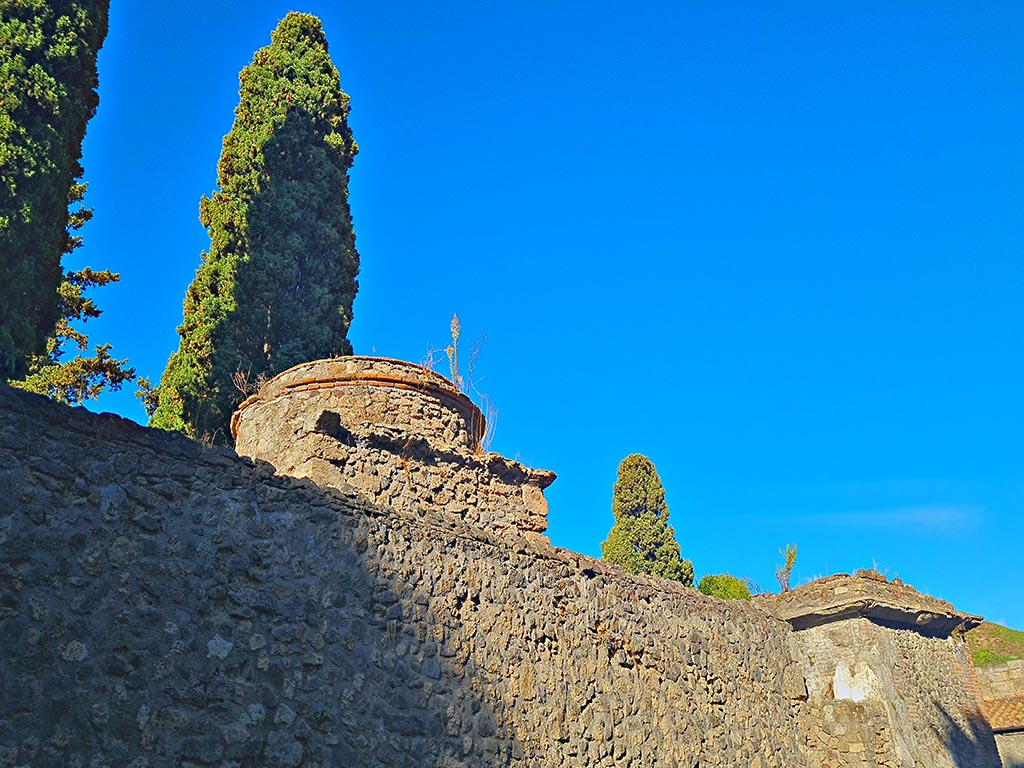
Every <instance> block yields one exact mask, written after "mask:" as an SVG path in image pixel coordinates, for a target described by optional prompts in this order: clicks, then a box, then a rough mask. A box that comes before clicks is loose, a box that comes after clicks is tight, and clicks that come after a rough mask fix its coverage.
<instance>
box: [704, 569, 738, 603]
mask: <svg viewBox="0 0 1024 768" xmlns="http://www.w3.org/2000/svg"><path fill="white" fill-rule="evenodd" d="M697 591H698V592H700V593H701V594H704V595H711V596H712V597H720V598H721V599H722V600H749V599H750V588H749V587H747V585H746V584H745V583H744V582H743V580H742V579H737V578H736V577H735V576H732V575H730V574H728V573H719V574H708V575H707V576H705V577H704V578H703V579H701V580H700V584H698V585H697Z"/></svg>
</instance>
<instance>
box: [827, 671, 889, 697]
mask: <svg viewBox="0 0 1024 768" xmlns="http://www.w3.org/2000/svg"><path fill="white" fill-rule="evenodd" d="M880 687H881V685H880V682H879V680H878V676H877V675H875V673H874V672H873V671H872V670H871V667H869V666H868V665H867V664H865V663H864V662H863V661H858V662H857V664H856V665H855V666H854V668H853V671H852V672H851V671H850V668H849V667H848V666H847V665H846V664H840V665H839V666H837V667H836V673H835V675H834V676H833V678H832V691H833V695H834V696H835V697H836V698H837V699H848V700H849V701H855V702H857V701H864V699H866V698H868V697H869V696H871V695H872V694H873V693H874V692H875V691H876V690H877V689H878V688H880Z"/></svg>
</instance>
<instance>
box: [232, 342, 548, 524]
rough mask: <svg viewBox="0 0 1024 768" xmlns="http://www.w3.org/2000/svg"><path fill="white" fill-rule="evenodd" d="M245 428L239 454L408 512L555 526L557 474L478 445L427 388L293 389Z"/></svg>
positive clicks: (244, 414) (247, 412) (259, 406)
mask: <svg viewBox="0 0 1024 768" xmlns="http://www.w3.org/2000/svg"><path fill="white" fill-rule="evenodd" d="M386 362H387V361H385V363H386ZM424 373H426V372H424ZM283 375H285V374H283ZM275 382H276V380H275ZM435 422H436V423H435ZM396 423H405V424H407V426H405V427H397V426H395V424H396ZM432 425H433V426H432ZM236 428H237V441H236V449H237V451H238V453H239V454H241V455H244V456H250V457H253V458H257V459H262V460H265V461H268V462H270V463H271V464H273V465H274V466H275V467H277V469H278V470H279V471H280V472H281V473H282V474H286V475H289V476H291V477H308V478H310V479H312V480H314V481H315V482H316V483H317V484H318V485H320V486H329V487H333V488H339V489H345V490H351V491H354V492H357V493H359V494H362V495H364V496H368V497H370V498H373V499H374V500H375V501H376V502H377V503H379V504H381V505H386V506H389V507H392V508H395V509H398V510H402V511H409V510H415V509H419V508H421V507H424V506H426V507H431V508H436V509H441V510H442V511H444V512H446V513H448V514H452V515H455V516H458V517H461V518H464V519H465V520H466V521H467V522H468V523H470V524H471V525H476V526H480V527H483V528H486V529H488V530H495V529H514V530H518V531H521V532H523V533H527V534H530V535H536V536H539V535H542V534H543V533H544V531H546V530H547V511H548V507H547V502H546V501H545V499H544V493H543V490H544V488H545V487H547V486H548V485H549V484H550V483H551V481H552V480H553V479H554V474H553V473H551V472H545V471H543V470H536V469H531V468H529V467H525V466H523V465H522V464H519V463H518V462H515V461H512V460H510V459H506V458H503V457H501V456H498V455H497V454H494V453H488V454H483V453H479V452H476V451H474V450H472V449H471V448H470V447H469V444H468V443H467V441H466V434H467V432H466V429H467V428H466V425H465V421H464V419H463V417H462V415H461V414H460V413H459V412H457V411H455V410H454V409H450V408H445V407H443V404H442V403H440V402H438V401H437V400H436V399H433V398H431V397H426V396H424V395H423V394H422V393H421V392H418V391H413V390H406V389H400V388H391V387H382V386H377V385H374V386H369V385H361V384H360V385H356V386H351V385H346V386H338V387H330V386H325V387H324V388H319V389H302V390H298V391H295V390H292V391H289V392H288V393H287V394H284V395H278V396H276V397H268V398H265V399H263V400H260V401H257V402H253V403H251V404H249V405H248V406H246V407H245V408H244V409H242V410H241V411H240V413H239V416H238V418H237V420H236Z"/></svg>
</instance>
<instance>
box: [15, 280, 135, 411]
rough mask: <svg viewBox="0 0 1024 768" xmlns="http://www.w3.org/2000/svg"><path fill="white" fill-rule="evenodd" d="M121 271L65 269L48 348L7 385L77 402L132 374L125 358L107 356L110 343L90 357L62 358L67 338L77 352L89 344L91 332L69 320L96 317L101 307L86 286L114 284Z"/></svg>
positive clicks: (95, 395) (95, 394) (118, 384)
mask: <svg viewBox="0 0 1024 768" xmlns="http://www.w3.org/2000/svg"><path fill="white" fill-rule="evenodd" d="M119 279H120V275H116V274H114V273H113V272H109V271H103V272H94V271H93V270H92V269H90V268H89V267H86V268H85V269H83V270H81V271H79V272H68V273H67V274H66V275H65V276H64V282H63V283H61V285H60V299H61V303H60V306H61V318H60V319H59V320H58V321H57V330H56V332H55V334H54V335H53V336H51V337H50V338H49V340H48V341H47V345H46V353H45V354H42V355H37V356H35V357H34V358H32V360H31V361H30V363H29V375H28V376H27V377H26V378H25V379H24V380H21V381H12V382H11V386H13V387H17V388H19V389H25V390H28V391H29V392H36V393H38V394H40V395H47V396H48V397H51V398H53V399H54V400H57V401H59V402H62V403H71V404H77V403H80V402H82V401H83V400H89V399H92V400H95V399H96V398H97V397H99V395H100V392H102V391H103V390H104V389H105V388H110V389H112V390H115V391H116V390H118V389H120V388H121V385H122V384H124V383H125V382H126V381H131V380H132V379H134V378H135V369H134V368H128V367H126V366H127V363H128V361H127V360H115V359H114V358H112V357H111V356H110V345H109V344H100V345H97V346H96V348H95V349H94V350H93V354H92V356H91V357H85V356H83V355H81V354H79V355H77V356H76V357H74V358H72V359H71V360H62V359H61V358H62V357H63V356H64V353H65V345H66V344H67V343H68V342H71V343H73V344H74V345H75V347H77V349H78V350H79V352H85V351H86V350H88V349H89V337H88V336H87V335H86V334H85V333H83V332H82V331H81V330H78V329H77V328H75V327H73V326H72V325H71V323H72V321H81V322H85V321H87V320H89V319H90V318H94V317H99V316H100V314H102V311H101V310H100V309H99V308H98V307H97V306H96V304H95V303H94V302H93V300H92V299H90V298H87V297H86V296H85V289H86V288H93V287H96V286H102V285H107V284H109V283H116V282H117V281H118V280H119Z"/></svg>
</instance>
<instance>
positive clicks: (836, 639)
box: [794, 618, 998, 768]
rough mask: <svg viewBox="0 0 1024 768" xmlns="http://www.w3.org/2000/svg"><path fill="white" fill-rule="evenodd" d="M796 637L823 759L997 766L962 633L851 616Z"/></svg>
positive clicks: (872, 764) (884, 767)
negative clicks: (926, 631)
mask: <svg viewBox="0 0 1024 768" xmlns="http://www.w3.org/2000/svg"><path fill="white" fill-rule="evenodd" d="M794 642H795V644H796V648H795V651H794V655H795V656H796V657H797V658H799V659H800V660H801V662H802V665H803V670H804V673H805V676H806V680H807V685H808V692H809V701H808V705H809V710H810V715H811V717H810V724H809V730H810V732H811V734H812V738H813V744H814V749H815V751H816V752H818V753H819V754H821V756H822V760H823V763H825V764H832V765H842V766H849V767H850V768H853V767H854V766H858V767H859V768H876V767H877V768H900V767H901V766H912V765H924V766H932V767H934V768H940V767H941V768H956V767H957V766H960V765H964V764H967V765H998V754H997V752H996V750H995V744H994V742H993V738H992V732H991V729H990V728H989V727H988V725H987V723H986V722H985V721H984V718H983V716H982V714H981V711H980V708H979V706H978V704H979V702H978V700H977V698H976V697H975V696H973V695H972V687H971V685H972V683H971V675H972V668H971V667H970V664H969V662H968V660H967V654H966V652H965V649H964V647H963V641H962V640H961V639H959V638H956V637H946V638H940V637H928V636H925V635H922V634H920V633H918V632H916V631H914V630H910V629H905V628H895V627H883V626H880V625H879V624H877V623H875V622H873V621H871V620H869V619H867V618H851V619H848V620H845V621H842V622H837V623H830V624H823V625H821V626H816V627H810V628H807V629H802V630H800V631H798V632H796V633H795V634H794ZM966 758H969V762H968V761H967V759H966Z"/></svg>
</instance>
